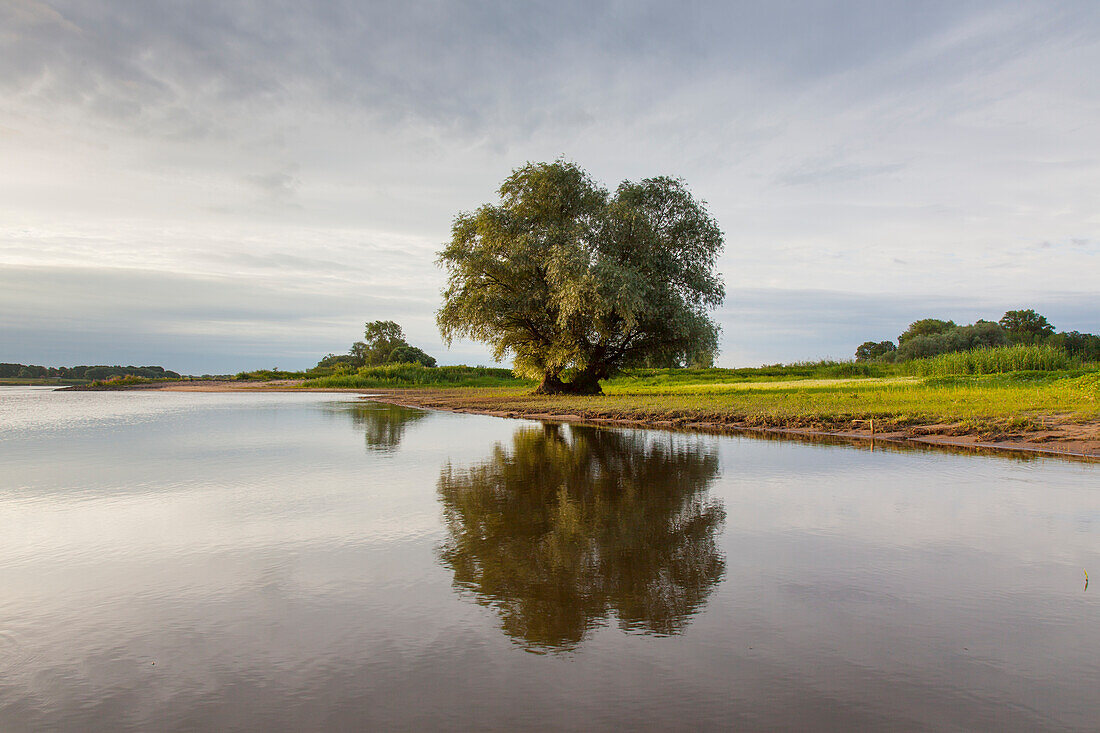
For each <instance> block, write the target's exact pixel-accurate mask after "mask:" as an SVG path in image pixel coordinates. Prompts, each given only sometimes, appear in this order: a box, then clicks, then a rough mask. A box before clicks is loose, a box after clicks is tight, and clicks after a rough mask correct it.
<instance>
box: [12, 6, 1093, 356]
mask: <svg viewBox="0 0 1100 733" xmlns="http://www.w3.org/2000/svg"><path fill="white" fill-rule="evenodd" d="M0 29H3V30H0V222H2V223H3V224H2V226H0V268H2V269H3V274H4V275H7V276H9V277H8V279H9V280H11V279H13V278H14V279H18V278H16V277H15V273H22V272H25V270H23V269H19V270H16V269H15V268H27V267H32V266H33V269H34V272H35V273H38V274H37V275H36V277H37V278H38V279H37V280H35V282H38V283H40V286H41V287H43V288H53V290H52V291H51V292H49V293H48V294H47V295H48V296H49V297H48V298H46V299H45V300H48V301H49V302H53V303H56V304H57V305H58V308H57V309H56V310H51V309H50V308H48V307H46V306H45V305H41V306H39V307H40V310H38V311H32V310H28V309H27V308H25V307H24V308H22V310H20V311H19V312H20V313H21V314H23V318H24V319H25V320H24V321H23V326H20V329H21V330H20V331H19V333H20V334H21V335H20V336H19V337H18V338H19V341H18V343H15V342H13V341H12V337H10V336H7V335H3V334H0V350H3V351H4V353H5V355H6V354H7V353H8V352H10V351H12V350H15V349H16V347H18V350H20V353H23V354H26V355H25V356H24V357H22V358H23V359H24V360H28V359H29V360H32V361H44V360H45V359H44V358H37V359H36V358H35V357H34V356H33V353H31V352H33V351H34V349H39V348H45V346H44V342H43V340H42V339H35V338H33V335H31V334H30V333H29V332H28V331H27V330H26V328H25V325H26V323H30V322H31V321H33V322H34V323H35V324H36V325H35V328H37V329H38V332H39V333H42V334H45V333H49V334H51V336H50V338H51V339H54V340H60V341H62V342H64V341H65V340H66V338H65V335H66V334H69V335H70V336H71V337H72V339H71V340H73V341H74V343H75V337H76V332H75V330H74V329H76V328H77V325H75V324H74V322H73V321H71V320H69V319H67V317H66V316H64V315H62V314H63V313H70V314H71V313H73V312H78V311H79V312H87V313H94V312H101V311H102V312H103V313H105V314H106V313H109V314H110V316H111V318H113V319H117V322H118V323H119V324H120V325H119V329H120V330H119V333H126V334H129V336H133V337H134V338H137V336H135V334H139V333H142V334H144V338H145V339H146V341H145V343H148V344H167V343H180V341H178V340H177V339H176V337H178V336H179V333H180V330H179V329H181V328H185V330H186V331H187V333H188V334H190V335H189V336H188V338H191V337H194V338H198V337H199V336H200V335H201V333H207V334H208V335H209V336H210V337H211V338H212V339H215V340H216V339H224V341H219V342H218V343H219V344H220V345H219V346H218V349H219V351H218V352H217V353H218V354H219V356H218V357H217V358H214V357H211V358H210V359H209V360H208V361H203V364H204V365H207V364H209V365H210V366H209V367H207V366H204V367H203V368H204V370H213V371H217V370H218V368H217V366H216V363H218V359H223V360H224V363H225V364H227V365H228V364H233V365H244V366H247V364H242V363H243V362H244V361H247V360H248V359H249V358H259V356H258V354H260V353H262V354H263V355H264V356H265V358H266V356H267V355H276V356H277V355H278V354H280V353H283V354H290V353H291V352H295V351H305V350H306V349H307V348H309V349H312V348H322V349H323V350H329V349H333V348H340V347H341V345H343V344H344V343H346V342H349V341H350V340H352V339H353V338H355V337H356V336H357V335H358V330H359V324H360V323H361V322H362V321H364V320H367V319H373V318H383V317H393V318H397V317H398V316H400V318H399V320H402V322H403V323H405V324H406V327H407V330H408V331H409V332H410V334H411V335H412V336H413V338H414V340H417V341H418V342H420V343H422V344H424V345H425V346H431V347H434V348H439V347H438V343H439V342H438V335H437V334H435V332H434V327H433V325H432V316H433V312H434V310H435V308H436V307H437V305H438V291H439V287H440V285H441V284H442V273H441V272H439V271H438V269H436V268H435V266H434V264H433V262H434V253H435V251H436V250H437V249H438V248H439V246H440V244H441V242H442V241H444V240H445V239H446V238H447V237H448V234H449V225H450V221H451V219H452V217H453V216H454V214H455V213H456V212H457V211H459V210H464V209H469V208H473V207H475V206H477V205H479V204H480V203H483V202H485V201H487V200H490V199H491V198H492V197H493V196H494V191H495V188H496V186H497V185H498V184H499V182H500V180H501V179H502V178H503V177H504V176H505V175H506V174H507V173H508V171H509V170H510V169H511V168H513V167H515V166H516V165H519V164H522V163H523V162H524V161H526V160H539V159H549V158H554V157H556V156H558V155H561V154H565V155H567V156H569V157H571V158H573V159H575V160H577V161H578V162H579V163H581V165H583V166H585V167H586V168H588V169H589V170H590V171H591V172H592V174H593V175H594V176H595V177H597V178H598V179H601V180H603V181H605V182H606V183H608V184H611V185H614V184H615V183H616V182H617V181H618V180H620V179H623V178H639V177H644V176H648V175H653V174H658V173H661V174H673V175H680V176H683V177H684V178H685V179H686V180H687V181H688V183H689V185H690V186H691V187H692V189H693V190H694V191H695V192H696V193H697V194H698V195H700V196H701V197H702V198H705V199H706V200H707V201H708V202H709V205H710V207H711V210H712V212H713V213H714V214H715V215H716V217H717V218H718V220H719V222H720V224H721V225H722V226H723V228H724V230H725V231H726V233H727V239H728V245H727V253H726V255H725V256H724V257H723V259H722V261H721V267H722V270H723V273H724V275H725V277H726V280H727V285H728V288H727V289H728V291H729V292H730V293H731V294H732V298H733V299H734V300H733V301H731V302H738V301H737V298H738V297H740V296H739V295H738V294H744V293H749V294H750V295H751V294H758V293H759V292H763V291H767V292H772V293H778V294H783V293H790V292H798V293H810V294H812V293H850V294H852V297H857V298H858V297H868V298H872V299H874V298H883V297H887V296H883V295H881V294H884V293H888V294H891V295H890V296H889V297H891V298H894V299H896V301H897V302H901V303H905V304H907V305H906V306H905V307H906V308H910V309H911V313H910V315H903V314H900V313H899V314H898V316H897V317H898V318H900V319H901V320H905V319H907V318H909V319H912V318H917V317H920V316H923V315H928V314H931V312H932V311H934V310H935V308H934V307H933V306H934V305H935V304H936V303H940V302H944V301H945V299H948V300H950V299H951V298H956V297H965V298H969V299H971V300H972V301H973V302H975V303H984V304H990V306H992V305H994V304H1007V306H1006V307H1009V306H1011V307H1015V306H1016V305H1020V304H1031V303H1038V302H1040V301H1043V302H1051V303H1054V302H1056V301H1057V300H1058V298H1059V297H1060V296H1061V294H1073V293H1077V294H1078V295H1073V296H1072V297H1073V298H1074V299H1075V300H1074V302H1076V303H1079V304H1080V303H1088V302H1091V304H1092V306H1091V307H1092V311H1091V312H1092V313H1100V308H1098V307H1096V306H1100V296H1098V297H1097V298H1096V299H1094V300H1092V301H1088V298H1089V297H1092V296H1089V295H1088V294H1089V293H1092V292H1095V282H1097V280H1098V278H1100V259H1098V258H1097V256H1096V255H1097V249H1096V245H1095V243H1096V242H1097V241H1100V214H1098V213H1097V210H1096V207H1095V199H1096V187H1097V184H1098V182H1100V136H1097V135H1096V126H1097V123H1098V121H1100V77H1097V76H1096V74H1094V73H1093V72H1092V70H1093V69H1095V68H1097V67H1100V41H1098V39H1100V33H1098V31H1100V6H1096V5H1095V4H1094V3H1089V2H1078V3H1026V2H1025V3H1011V4H1005V3H1001V2H988V3H957V2H942V3H938V2H929V3H919V4H914V3H907V2H897V3H891V2H879V1H875V2H870V1H868V2H848V3H830V4H820V5H814V4H802V5H800V6H799V7H798V8H797V9H792V8H790V7H787V6H784V5H782V4H760V3H752V4H744V5H740V6H731V5H728V4H725V3H714V4H709V3H694V4H687V5H681V4H677V5H671V4H657V3H653V4H636V3H630V4H623V3H605V4H596V5H592V4H590V3H580V2H577V3H568V2H567V3H557V4H554V5H552V6H543V7H541V8H540V7H537V6H530V5H525V4H498V5H485V4H480V3H442V2H439V3H427V4H411V5H410V4H404V5H396V6H384V5H380V4H379V5H370V4H358V3H353V4H343V3H332V4H316V3H292V2H286V3H271V2H262V3H261V2H246V1H243V0H242V1H239V2H228V3H227V2H213V1H211V2H194V3H185V4H165V3H145V2H122V1H121V0H120V1H117V2H110V1H108V0H100V1H99V2H86V1H82V2H75V1H72V2H69V1H66V2H41V1H37V0H18V1H17V2H10V3H7V4H5V5H4V6H3V7H2V8H0ZM1077 242H1081V243H1083V244H1075V243H1077ZM1041 243H1049V244H1050V245H1051V246H1049V247H1043V246H1038V245H1040V244H1041ZM51 271H52V275H51ZM107 271H110V272H115V273H118V272H126V273H127V277H126V278H125V280H124V281H125V283H126V284H125V285H118V286H117V287H118V288H119V289H117V290H116V291H114V292H109V291H107V290H96V288H107V287H108V280H106V279H104V278H105V272H107ZM78 273H83V274H78ZM171 277H185V278H192V279H193V280H194V281H195V282H202V283H208V284H209V283H222V284H223V285H224V287H220V289H219V287H214V286H213V285H210V286H209V287H210V288H212V289H211V290H209V291H205V294H204V297H207V298H209V299H210V300H209V301H208V302H207V303H206V304H205V305H206V306H207V307H208V308H209V312H208V311H204V312H203V315H202V316H201V317H199V316H197V315H196V314H195V313H194V312H193V311H192V310H189V309H188V307H187V304H186V302H185V301H184V300H182V299H180V298H177V299H176V300H170V301H169V302H171V303H175V304H176V305H174V306H172V307H171V308H170V307H168V306H165V308H164V309H162V310H161V311H158V315H157V317H156V318H149V319H144V320H143V319H140V318H137V317H136V316H133V315H127V314H126V312H125V311H124V310H120V309H114V305H112V304H114V303H116V302H117V301H118V300H119V298H120V297H122V295H125V294H127V293H128V294H130V295H132V296H134V297H137V296H138V295H139V294H140V292H141V291H142V289H143V288H146V289H148V288H155V287H157V286H159V284H163V282H165V281H164V280H162V279H159V278H169V280H170V279H171ZM51 278H52V279H51ZM120 282H121V281H120ZM51 283H52V284H51ZM61 283H64V286H62V285H61ZM141 283H144V284H141ZM258 284H262V286H263V287H262V288H260V287H259V286H258ZM78 294H79V295H78ZM120 294H122V295H120ZM777 297H778V296H777ZM800 297H801V296H800ZM807 297H810V296H807ZM820 297H821V298H822V301H821V302H820V303H818V304H817V307H816V308H810V309H808V312H811V313H812V312H821V313H828V312H830V310H829V309H830V308H831V307H833V306H832V305H830V303H829V302H828V298H827V297H826V296H824V295H822V296H820ZM1067 297H1069V296H1067ZM0 298H3V299H4V302H5V307H6V304H7V303H9V302H11V300H12V296H11V294H10V293H9V294H8V295H7V296H6V297H5V296H3V295H2V294H0ZM248 298H253V299H255V300H254V301H247V299H248ZM311 298H313V300H311ZM242 299H244V300H242ZM272 299H273V300H275V301H277V302H282V303H293V304H295V307H300V308H302V309H304V311H303V313H304V314H313V315H303V316H302V318H301V319H299V320H297V321H295V320H294V319H287V318H284V317H283V316H282V315H280V313H281V311H280V310H279V309H278V308H275V309H274V310H272V309H270V308H269V307H268V305H267V302H268V301H270V300H272ZM326 299H327V300H326ZM780 300H781V298H780ZM30 302H36V303H39V302H42V301H40V300H36V299H34V298H32V299H31V301H30ZM322 303H323V306H322V305H321V304H322ZM777 307H779V308H782V307H785V306H782V305H779V306H777ZM997 307H1000V306H999V305H998V306H997ZM1082 307H1084V308H1085V311H1088V307H1085V306H1082ZM172 308H175V310H172ZM219 308H220V309H221V311H220V315H219V313H218V309H219ZM112 309H114V310H112ZM311 309H312V310H311ZM387 309H388V310H387ZM242 311H247V312H248V314H249V315H248V317H247V318H244V319H243V320H242V319H241V317H240V312H242ZM322 311H323V314H322ZM796 312H799V313H803V315H802V316H801V317H808V316H806V312H805V311H799V310H798V309H796ZM1075 312H1077V311H1075ZM51 314H52V315H51ZM318 314H320V315H318ZM983 315H986V316H987V317H994V316H996V315H997V313H995V312H994V313H987V312H984V311H983ZM1048 315H1051V314H1048ZM313 317H317V318H322V319H323V324H319V323H313V322H308V323H307V321H308V319H309V318H313ZM745 317H747V316H744V314H742V315H740V316H738V321H739V322H743V321H744V319H745ZM751 317H752V318H753V319H756V324H757V326H755V329H756V330H755V331H753V330H752V329H748V330H746V329H744V328H741V326H739V328H741V330H739V331H737V333H739V334H742V335H741V336H739V337H738V338H742V339H745V341H743V342H742V341H738V340H737V339H736V338H734V337H733V336H732V335H731V334H732V332H731V331H730V330H729V328H728V327H727V341H726V343H727V346H726V356H725V357H724V359H723V361H724V362H726V363H754V362H756V361H777V360H780V359H794V358H802V357H805V358H812V357H815V356H819V355H825V354H831V355H838V356H841V355H846V354H847V353H849V352H850V351H851V349H852V348H854V345H853V344H852V343H850V342H851V340H852V338H853V337H854V336H855V332H854V331H853V330H852V329H849V328H847V327H846V326H843V325H839V323H840V322H838V324H837V325H829V323H828V322H822V323H821V324H820V328H819V329H815V332H818V333H820V334H821V336H820V337H819V338H820V340H819V341H818V342H814V343H816V344H818V345H817V346H811V345H809V344H807V343H805V342H804V341H800V340H799V339H798V338H797V334H793V333H792V334H787V333H786V332H785V331H784V330H783V329H776V328H775V327H774V326H775V324H776V323H781V322H783V320H784V318H785V316H783V315H782V313H768V312H754V313H753V314H752V315H751ZM846 317H850V316H846ZM188 319H190V320H188ZM1052 320H1054V321H1055V322H1056V323H1057V320H1056V319H1055V318H1054V317H1053V316H1052ZM5 322H6V323H7V324H8V326H7V327H8V328H12V327H15V325H18V324H14V322H13V320H12V316H11V311H9V312H8V315H7V319H6V321H5ZM184 324H185V325H184ZM227 324H230V325H227ZM232 324H238V325H232ZM1075 324H1076V325H1075V326H1074V327H1077V328H1080V329H1081V330H1093V331H1096V330H1100V323H1098V322H1097V321H1096V316H1092V317H1091V320H1090V319H1089V317H1088V316H1085V317H1084V318H1083V319H1082V320H1081V321H1079V322H1075ZM902 325H904V324H902ZM1066 327H1070V326H1069V325H1067V326H1066ZM80 328H85V330H86V329H87V325H86V324H85V325H82V326H80ZM892 328H895V329H896V326H894V327H892ZM203 329H206V330H205V331H203ZM235 329H236V330H235ZM326 329H328V330H326ZM344 329H347V332H346V333H344ZM336 331H340V332H341V334H342V335H338V334H337V333H336ZM85 332H86V331H85ZM6 333H11V331H8V332H6ZM242 333H251V334H252V336H251V337H250V338H253V337H254V339H253V341H254V343H255V344H256V346H255V349H253V347H248V348H247V349H246V348H245V347H243V346H242V347H241V348H240V349H239V350H236V351H235V350H234V348H235V347H234V343H244V342H243V341H240V339H239V337H240V336H241V334H242ZM311 333H313V334H318V333H324V334H326V335H325V337H324V338H312V337H311V336H310V334H311ZM260 334H262V337H261V336H260ZM769 334H770V335H769ZM889 335H890V334H887V336H889ZM129 336H128V337H129ZM869 337H877V336H869ZM234 338H238V340H237V341H234ZM257 339H258V340H257ZM859 340H863V339H862V338H861V339H859ZM51 343H52V342H51ZM250 343H252V342H250ZM325 343H333V345H332V346H324V345H323V344H325ZM856 343H858V341H857V342H856ZM307 344H308V346H307ZM24 346H26V348H23V347H24ZM51 348H52V347H51ZM157 348H161V347H157ZM163 348H164V349H165V350H162V351H157V350H156V348H151V349H150V351H149V353H148V357H147V358H146V359H145V360H146V361H157V360H161V361H166V362H167V360H168V358H169V356H171V355H175V357H174V358H180V359H183V358H185V357H184V356H181V354H184V353H185V352H176V351H169V350H166V349H167V347H166V346H165V347H163ZM256 349H258V350H259V351H257V350H256ZM464 349H465V350H463V351H459V352H456V353H457V354H459V355H461V357H462V358H469V359H471V360H474V361H487V355H486V351H485V350H484V349H481V348H480V347H476V346H466V347H464ZM811 352H812V353H811ZM51 353H55V354H57V357H56V358H57V359H60V360H62V361H64V360H71V359H77V358H82V357H80V356H79V355H78V354H77V353H76V352H72V353H71V354H70V353H69V352H64V351H56V350H54V351H51ZM158 354H161V355H163V356H158ZM0 356H2V355H0ZM104 358H107V357H104ZM288 358H289V357H288ZM288 358H284V359H283V361H286V362H287V363H288V364H289V361H288ZM295 358H297V357H295ZM301 359H302V360H306V356H305V355H304V354H303V355H302V356H301ZM82 360H87V359H83V358H82ZM448 360H450V359H448ZM746 360H747V362H746ZM177 363H178V362H177ZM169 366H171V365H170V364H169ZM234 368H235V367H234Z"/></svg>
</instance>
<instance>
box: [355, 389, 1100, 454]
mask: <svg viewBox="0 0 1100 733" xmlns="http://www.w3.org/2000/svg"><path fill="white" fill-rule="evenodd" d="M362 392H363V393H365V394H364V396H365V397H366V399H369V400H370V401H372V402H379V403H383V404H390V405H397V406H399V407H413V408H417V409H421V410H439V411H441V412H454V413H461V414H470V415H487V416H490V417H502V418H512V419H520V420H545V421H549V422H559V423H571V424H583V425H601V426H608V427H625V428H654V429H661V430H682V431H688V432H700V433H708V434H713V435H749V436H767V437H780V438H789V439H794V440H803V441H813V442H821V441H829V442H844V443H857V444H863V445H868V444H873V443H876V442H878V443H885V444H889V445H895V446H908V447H919V448H941V449H949V450H955V451H958V450H963V451H966V452H973V453H985V452H1004V453H1014V454H1028V455H1036V456H1037V455H1046V456H1057V457H1062V458H1073V459H1077V460H1084V461H1089V462H1092V461H1100V438H1095V439H1091V440H1084V441H1061V442H1060V443H1061V444H1060V445H1049V444H1048V443H1049V442H1052V441H1057V438H1056V437H1053V436H1052V433H1053V431H1042V432H1039V431H1036V432H1035V433H1033V434H1032V435H1030V436H1028V437H1025V438H1023V439H1011V440H1003V441H989V440H983V439H982V438H981V437H980V436H978V435H972V434H964V435H943V434H940V433H929V434H926V435H916V436H912V435H906V434H905V432H903V431H889V432H872V429H871V428H870V427H868V428H866V429H853V430H820V429H812V428H787V427H778V426H761V425H744V424H740V423H737V422H731V423H722V422H714V421H708V420H692V419H688V418H679V419H675V420H671V419H670V420H664V419H653V418H647V419H640V418H612V417H599V416H588V415H577V414H570V413H557V412H547V411H545V410H524V409H522V408H516V409H508V410H493V409H488V408H481V407H476V406H468V405H449V404H440V403H438V402H434V401H432V400H431V399H419V398H418V397H417V396H416V395H410V394H408V392H407V391H404V390H401V391H398V390H395V391H393V392H392V393H391V392H388V391H383V390H376V391H367V390H363V391H362ZM431 396H438V392H437V391H436V392H434V393H433V394H432V395H425V397H426V398H429V397H431ZM945 427H950V426H945V425H914V426H911V428H910V430H912V431H916V432H919V431H921V430H938V429H942V428H945ZM1091 427H1093V428H1094V429H1095V433H1096V434H1097V435H1100V425H1095V426H1091ZM1031 437H1033V438H1036V439H1038V440H1032V439H1029V438H1031ZM1039 441H1043V442H1039Z"/></svg>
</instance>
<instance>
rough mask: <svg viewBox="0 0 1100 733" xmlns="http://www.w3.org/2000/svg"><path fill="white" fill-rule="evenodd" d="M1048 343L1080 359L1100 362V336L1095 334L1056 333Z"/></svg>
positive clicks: (1077, 332)
mask: <svg viewBox="0 0 1100 733" xmlns="http://www.w3.org/2000/svg"><path fill="white" fill-rule="evenodd" d="M1047 343H1048V344H1050V345H1051V346H1054V347H1056V348H1060V349H1065V350H1066V352H1068V353H1069V354H1072V355H1073V356H1076V357H1078V358H1079V359H1084V360H1085V361H1100V336H1097V335H1096V334H1094V333H1081V332H1080V331H1068V332H1063V333H1056V334H1054V335H1053V336H1051V337H1049V338H1048V339H1047Z"/></svg>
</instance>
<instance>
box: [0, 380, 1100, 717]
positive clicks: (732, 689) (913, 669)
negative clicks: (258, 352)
mask: <svg viewBox="0 0 1100 733" xmlns="http://www.w3.org/2000/svg"><path fill="white" fill-rule="evenodd" d="M1083 569H1089V570H1093V571H1094V580H1095V581H1096V582H1097V585H1100V466H1097V465H1095V464H1082V463H1072V462H1064V461H1059V460H1056V459H1037V460H1027V461H1022V460H1016V459H1011V458H1005V457H996V456H960V455H952V454H947V453H934V452H899V451H883V450H876V451H874V452H871V451H868V450H860V449H854V448H850V447H846V446H824V445H812V444H803V443H793V442H781V441H767V440H759V439H752V438H730V437H712V436H698V435H680V434H672V433H666V432H649V431H630V430H605V429H593V428H583V427H573V428H570V427H560V426H552V425H543V424H540V423H535V422H523V421H514V420H502V419H497V418H491V417H481V416H472V415H455V414H448V413H429V412H422V411H415V410H407V409H404V408H397V407H391V406H385V405H378V404H371V403H367V402H364V401H363V400H360V399H356V398H355V397H353V396H351V395H318V394H264V395H257V394H181V393H151V392H126V393H94V392H92V393H89V392H52V391H47V390H39V389H29V388H0V730H3V731H24V730H27V731H32V730H61V731H67V730H71V731H87V730H112V731H114V730H135V731H136V730H141V731H147V730H264V731H273V730H362V729H366V728H372V729H380V730H394V729H396V730H414V729H471V728H480V729H503V730H515V729H588V730H591V729H608V730H611V729H626V728H640V729H655V728H662V729H673V730H676V729H679V730H696V729H699V728H713V729H717V728H723V729H731V728H734V729H750V730H751V729H769V730H776V729H791V730H799V729H806V728H814V729H819V730H820V729H837V730H851V729H857V728H870V729H876V730H892V729H897V730H914V729H926V730H927V729H932V730H1027V731H1033V730H1097V729H1098V728H1100V600H1098V596H1097V593H1098V592H1100V587H1097V588H1088V589H1086V588H1085V584H1084V580H1085V577H1084V570H1083Z"/></svg>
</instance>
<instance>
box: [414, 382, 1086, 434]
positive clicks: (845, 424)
mask: <svg viewBox="0 0 1100 733" xmlns="http://www.w3.org/2000/svg"><path fill="white" fill-rule="evenodd" d="M604 391H605V392H606V394H605V395H604V396H602V397H574V396H554V397H546V396H538V395H530V394H527V393H526V392H525V391H524V390H519V389H499V388H497V389H462V390H432V391H418V392H419V394H416V395H412V394H410V395H408V396H409V397H414V398H415V400H416V401H417V402H418V403H419V404H424V405H425V406H433V405H434V406H440V407H456V406H462V407H467V408H472V409H477V410H484V411H493V412H516V413H519V414H536V413H538V414H543V413H553V414H572V415H579V416H581V417H585V418H601V419H607V418H611V419H629V420H641V421H671V422H689V421H690V422H710V423H718V424H730V425H740V426H759V427H783V428H819V429H843V428H861V427H863V425H864V423H865V421H868V420H871V419H874V420H875V421H876V424H877V425H878V427H879V430H881V431H888V430H903V429H905V428H908V427H911V426H915V425H930V424H945V423H951V424H953V425H954V427H955V429H956V430H958V431H960V432H970V431H973V432H978V433H987V434H994V433H1004V432H1011V431H1017V430H1039V429H1043V428H1044V427H1045V426H1048V425H1050V424H1053V423H1054V422H1060V423H1065V422H1081V423H1084V422H1091V421H1095V420H1100V401H1098V399H1097V397H1098V396H1100V395H1098V393H1100V375H1098V374H1097V373H1091V374H1086V375H1072V374H1070V375H1066V374H1062V373H1053V374H1043V373H1037V372H1023V373H1017V374H1008V375H990V376H969V377H944V378H928V379H921V378H916V377H886V378H881V377H880V378H862V379H832V380H830V379H796V380H791V379H787V380H774V381H744V382H739V383H738V382H729V383H696V384H692V383H689V382H681V383H679V384H669V385H654V384H645V383H642V384H632V383H631V382H630V381H628V380H622V381H619V382H617V383H616V382H611V383H609V384H608V385H607V386H606V387H605V390H604Z"/></svg>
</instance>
